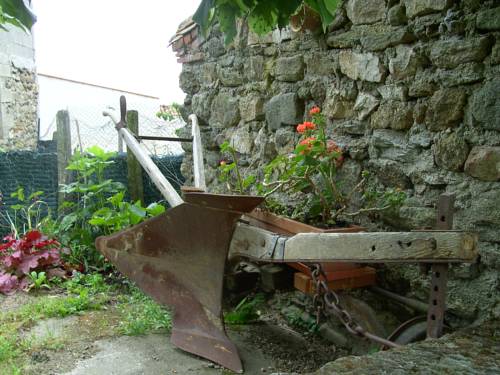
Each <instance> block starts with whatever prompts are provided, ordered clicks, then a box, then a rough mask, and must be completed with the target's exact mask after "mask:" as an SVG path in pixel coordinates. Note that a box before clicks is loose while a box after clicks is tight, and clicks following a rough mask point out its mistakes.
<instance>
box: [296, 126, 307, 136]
mask: <svg viewBox="0 0 500 375" xmlns="http://www.w3.org/2000/svg"><path fill="white" fill-rule="evenodd" d="M306 129H307V127H306V125H305V124H299V125H297V133H300V134H302V133H304V132H305V131H306Z"/></svg>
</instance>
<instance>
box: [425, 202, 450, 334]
mask: <svg viewBox="0 0 500 375" xmlns="http://www.w3.org/2000/svg"><path fill="white" fill-rule="evenodd" d="M454 203H455V196H454V195H453V194H442V195H440V197H439V201H438V206H437V222H436V229H437V230H450V229H452V228H453V208H454ZM431 277H432V279H431V290H430V295H429V310H428V311H427V337H428V338H438V337H441V336H442V335H443V327H444V314H445V311H446V290H447V283H448V263H433V264H432V266H431Z"/></svg>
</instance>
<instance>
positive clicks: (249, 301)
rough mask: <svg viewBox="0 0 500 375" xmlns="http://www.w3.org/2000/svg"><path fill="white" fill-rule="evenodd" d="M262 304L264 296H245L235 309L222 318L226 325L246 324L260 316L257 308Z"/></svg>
mask: <svg viewBox="0 0 500 375" xmlns="http://www.w3.org/2000/svg"><path fill="white" fill-rule="evenodd" d="M263 303H264V295H262V294H256V295H255V296H253V297H250V296H246V297H245V298H243V299H242V300H241V301H240V303H238V305H236V307H235V308H234V309H233V310H232V311H230V312H228V313H227V314H226V315H225V316H224V321H225V322H226V323H228V324H248V323H250V322H253V321H255V320H257V319H258V318H259V316H260V311H259V308H260V306H261V305H262V304H263Z"/></svg>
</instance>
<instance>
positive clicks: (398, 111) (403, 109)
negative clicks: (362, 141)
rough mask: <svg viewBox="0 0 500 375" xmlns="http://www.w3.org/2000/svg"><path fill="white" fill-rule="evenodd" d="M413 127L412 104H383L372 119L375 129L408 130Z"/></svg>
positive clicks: (393, 102)
mask: <svg viewBox="0 0 500 375" xmlns="http://www.w3.org/2000/svg"><path fill="white" fill-rule="evenodd" d="M412 125H413V106H412V105H411V104H410V103H402V102H398V101H388V102H384V103H382V104H381V105H380V106H379V108H378V110H377V111H376V112H375V113H374V114H373V115H372V117H371V127H372V128H373V129H389V128H390V129H394V130H406V129H410V128H411V126H412Z"/></svg>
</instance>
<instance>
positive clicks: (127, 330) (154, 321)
mask: <svg viewBox="0 0 500 375" xmlns="http://www.w3.org/2000/svg"><path fill="white" fill-rule="evenodd" d="M118 308H119V310H120V313H121V314H122V316H123V318H122V320H121V322H120V324H119V327H118V332H119V333H121V334H124V335H130V336H136V335H142V334H145V333H147V332H151V331H156V330H160V329H167V330H170V328H171V327H172V320H171V316H170V313H169V312H168V311H167V310H165V309H164V308H163V307H162V306H160V305H158V304H157V303H156V302H154V301H153V300H152V299H151V298H149V297H148V296H146V295H144V294H143V293H142V292H141V291H140V290H139V289H137V288H136V287H132V288H131V294H130V295H129V296H124V297H123V301H122V304H120V306H119V307H118Z"/></svg>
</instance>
